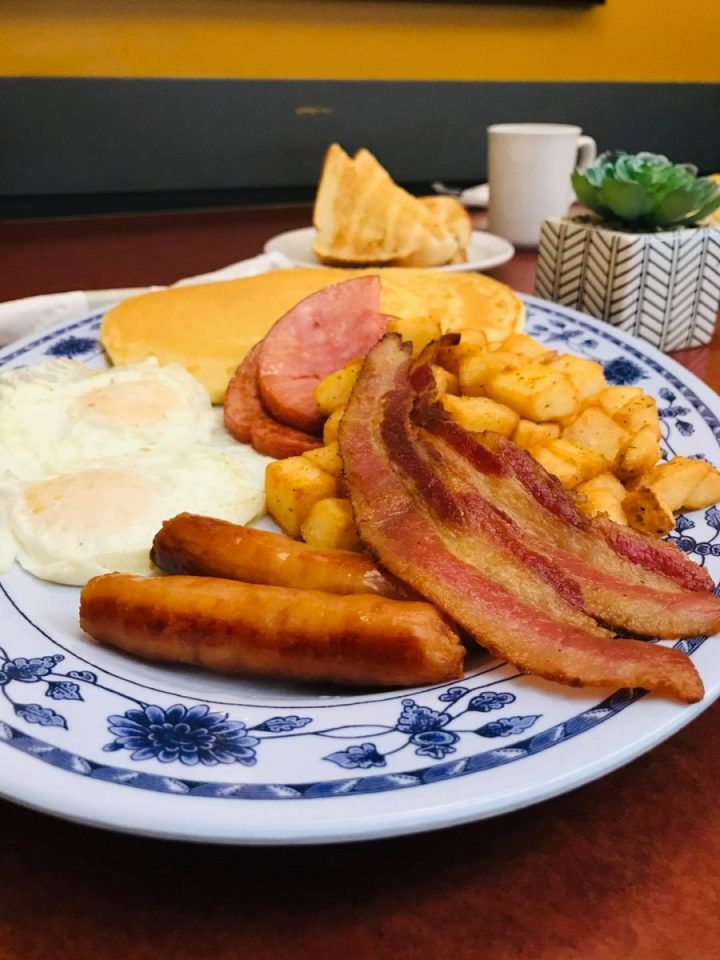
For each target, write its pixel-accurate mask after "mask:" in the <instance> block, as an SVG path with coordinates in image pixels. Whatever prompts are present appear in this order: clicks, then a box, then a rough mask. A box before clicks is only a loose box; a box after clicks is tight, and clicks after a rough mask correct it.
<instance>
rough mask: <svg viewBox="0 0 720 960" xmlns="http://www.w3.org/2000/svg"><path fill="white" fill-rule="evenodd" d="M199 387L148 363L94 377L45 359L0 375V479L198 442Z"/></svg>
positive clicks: (203, 413) (202, 422)
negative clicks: (140, 450) (96, 459)
mask: <svg viewBox="0 0 720 960" xmlns="http://www.w3.org/2000/svg"><path fill="white" fill-rule="evenodd" d="M216 427H217V415H216V413H215V412H214V411H213V409H212V406H211V404H210V398H209V396H208V393H207V391H206V390H205V388H204V387H203V386H202V385H201V384H199V383H198V382H197V380H195V378H194V377H192V376H191V375H190V374H189V373H187V371H186V370H184V369H183V368H182V367H180V366H179V365H177V364H171V365H169V366H167V367H161V366H159V365H158V363H157V361H156V360H154V359H149V360H145V361H143V362H142V363H138V364H131V365H128V366H126V367H113V368H111V369H109V370H103V371H100V372H97V371H92V370H89V369H88V368H87V367H84V366H83V365H82V364H79V363H68V362H65V363H64V364H62V363H59V362H58V361H46V362H45V363H39V364H36V365H35V366H33V367H29V368H21V369H20V370H11V371H9V372H8V373H6V374H3V375H0V479H8V478H14V479H19V480H23V481H27V480H38V479H42V478H43V477H48V476H51V475H53V474H57V473H62V472H63V471H66V470H70V469H73V468H74V467H76V466H77V465H78V464H79V463H82V462H84V461H87V460H89V459H92V458H97V457H110V456H120V455H121V454H125V453H132V452H134V451H136V450H139V449H149V448H156V449H167V450H169V449H177V448H179V447H182V446H184V445H186V444H188V443H189V442H193V443H197V442H205V441H207V440H209V439H210V436H211V434H212V432H213V430H214V429H216Z"/></svg>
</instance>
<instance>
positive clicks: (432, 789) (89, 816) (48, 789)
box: [0, 295, 720, 845]
mask: <svg viewBox="0 0 720 960" xmlns="http://www.w3.org/2000/svg"><path fill="white" fill-rule="evenodd" d="M522 298H523V300H524V301H525V302H526V303H528V304H529V305H531V306H534V307H537V308H538V309H540V310H548V311H549V312H555V313H559V314H564V315H567V316H568V317H570V318H572V319H573V320H575V321H579V322H581V323H582V324H584V325H585V326H586V327H587V328H588V329H595V330H598V329H602V332H603V334H604V336H606V337H616V339H617V341H618V343H619V344H621V345H622V346H623V347H626V348H627V347H629V348H631V349H634V351H635V352H636V353H638V354H639V355H640V356H642V357H643V358H647V359H648V360H650V361H652V362H653V363H654V364H655V365H659V367H660V369H661V370H663V371H668V372H669V373H671V374H673V375H674V376H675V378H676V379H678V380H680V381H681V383H682V384H683V385H684V386H686V387H687V388H688V389H690V390H692V391H693V392H694V393H696V394H697V397H698V399H699V400H700V401H701V402H702V403H705V404H707V405H708V407H710V408H711V410H712V408H713V407H714V408H715V409H714V411H713V412H714V413H715V414H716V415H720V406H719V405H718V397H717V395H716V394H715V393H714V391H712V390H711V389H710V388H709V387H707V385H705V384H704V383H702V381H700V380H699V379H698V378H697V377H696V376H695V375H694V374H693V373H692V372H691V371H688V370H687V369H685V368H684V367H682V366H681V365H680V364H678V363H677V362H676V361H674V360H672V358H670V357H668V356H667V355H665V354H663V353H661V352H660V351H658V350H656V349H655V348H653V347H652V346H651V345H649V344H647V343H645V342H643V341H641V340H638V339H637V338H635V337H633V336H631V335H628V334H624V333H623V332H622V331H619V330H617V329H615V328H607V327H605V325H603V324H601V322H600V321H597V320H595V319H593V318H591V317H588V316H587V315H585V314H582V313H579V312H577V311H574V310H572V309H570V308H568V307H562V306H559V305H558V304H554V303H551V302H549V301H544V300H541V299H539V298H536V297H532V296H528V295H522ZM101 316H102V313H98V312H97V311H94V312H92V313H89V314H88V315H87V317H85V318H84V319H82V320H79V321H76V322H73V323H68V322H65V323H61V324H59V325H57V327H54V328H52V330H48V331H45V332H43V334H42V335H39V334H32V335H30V336H28V337H26V338H24V339H23V340H22V341H16V342H15V343H13V344H12V345H10V346H9V347H7V348H5V349H3V350H0V361H3V360H6V359H7V358H8V357H10V356H18V355H22V353H23V352H25V351H26V350H27V349H32V348H33V347H34V346H36V345H37V344H38V343H41V342H44V341H50V340H52V339H53V338H54V337H57V335H58V333H59V332H61V333H64V332H68V331H71V330H73V329H78V328H79V327H82V326H83V325H86V326H87V324H88V323H90V322H91V321H93V320H94V319H98V318H100V317H101ZM705 646H706V647H707V644H706V645H705ZM704 652H705V654H706V655H707V649H706V650H705V651H704ZM718 695H720V679H718V681H716V682H715V684H714V685H713V687H712V688H711V689H709V690H708V693H707V695H706V697H705V699H704V700H703V701H701V702H700V703H699V704H695V705H693V706H690V707H677V706H674V707H669V709H668V710H667V711H665V712H664V716H665V719H664V721H663V722H662V723H660V724H658V725H657V726H655V727H652V728H650V729H648V730H646V731H645V732H644V733H643V734H642V735H641V736H640V737H639V738H638V739H635V740H633V741H632V742H630V743H625V744H622V745H621V746H620V747H619V748H618V749H616V750H614V751H611V752H610V754H607V753H606V754H603V755H600V756H597V757H594V758H593V757H592V755H590V758H589V759H588V758H587V757H586V758H585V760H584V761H583V762H580V763H579V764H577V765H575V766H572V767H570V768H569V769H567V770H566V772H565V773H564V774H560V775H558V776H554V777H551V778H550V779H549V780H548V781H547V782H545V783H544V784H543V785H542V786H541V787H538V785H537V784H536V783H535V784H531V785H530V786H528V787H527V789H525V790H521V791H519V792H514V793H512V794H510V793H508V794H507V795H506V796H504V797H498V798H496V802H495V803H494V804H493V806H492V807H491V808H484V807H483V803H482V797H480V798H478V797H476V796H472V795H470V793H471V792H470V791H466V795H465V796H464V798H461V799H455V800H452V801H445V802H440V803H438V802H433V797H437V795H438V791H439V790H441V789H442V788H441V784H439V783H427V784H424V791H425V792H423V802H419V803H415V804H414V803H410V804H408V805H407V807H406V808H404V809H403V808H402V807H401V808H400V809H398V810H393V811H391V812H388V811H383V810H382V807H380V808H378V805H377V803H375V802H374V801H376V800H377V797H378V796H379V795H375V796H373V795H365V796H355V797H353V798H351V797H345V798H339V797H338V798H334V799H337V800H341V801H353V800H354V801H360V803H361V804H363V805H364V807H365V809H366V811H367V812H366V813H365V811H363V815H359V814H358V812H357V811H356V812H355V814H352V815H349V814H346V815H345V816H343V815H341V814H342V811H336V812H334V813H332V814H331V815H330V817H329V818H327V819H326V818H324V817H321V818H319V819H318V818H315V819H313V818H308V819H306V820H305V822H303V817H302V815H300V816H299V817H298V818H295V817H287V818H286V817H285V816H284V815H283V816H281V817H279V818H273V817H270V818H269V821H271V822H269V823H266V824H265V825H264V826H263V825H262V824H261V823H259V822H253V823H252V826H251V828H250V829H248V828H247V827H246V828H243V826H242V824H240V821H241V820H243V817H241V816H240V815H238V817H237V822H235V823H233V818H232V817H228V816H226V815H225V813H223V815H222V816H218V817H216V818H215V819H211V820H210V822H208V823H205V824H204V825H203V828H202V829H201V830H198V826H197V824H198V818H197V817H196V816H194V815H193V812H192V807H193V804H194V805H195V807H197V808H198V809H203V810H204V811H205V813H206V814H207V810H208V808H207V806H205V805H204V804H207V803H208V802H209V801H207V800H206V799H204V798H199V797H192V798H186V799H185V800H184V801H183V802H184V803H186V804H190V807H189V808H188V810H189V816H184V815H183V816H179V817H176V816H168V815H167V812H166V811H167V802H165V803H162V802H161V803H160V804H157V803H156V802H155V801H158V800H159V801H163V800H164V801H170V804H172V798H170V797H167V796H162V795H152V800H153V803H148V804H147V805H143V804H138V803H137V802H135V798H133V801H132V802H127V803H123V802H122V800H120V801H119V802H118V800H119V798H118V797H117V794H118V792H119V791H118V790H117V784H114V783H106V782H102V781H88V780H87V779H86V778H78V777H74V778H73V777H72V776H69V775H68V773H67V771H65V770H60V769H56V768H53V767H44V768H43V770H42V776H41V777H39V778H36V777H34V776H33V774H34V773H37V761H36V758H34V757H32V756H31V755H29V754H21V753H18V752H17V751H10V752H11V753H12V754H14V755H15V756H14V757H13V762H12V763H10V764H8V765H3V766H2V767H0V795H2V796H4V797H6V798H7V799H10V800H13V801H15V802H19V803H21V804H23V805H26V806H28V807H32V808H33V809H37V810H42V811H43V812H47V813H51V814H54V815H57V816H61V817H64V818H66V819H70V820H75V821H78V822H81V823H85V824H88V825H93V826H97V827H105V828H111V829H114V830H120V831H124V832H129V833H138V834H142V835H147V836H156V837H165V838H168V839H185V840H193V841H198V842H206V841H207V842H216V843H235V844H248V845H251V844H261V845H272V844H312V843H322V842H348V841H353V840H362V839H371V838H380V837H387V836H396V835H401V834H408V833H415V832H423V831H427V830H433V829H439V828H442V827H449V826H454V825H458V824H461V823H466V822H470V821H473V820H479V819H484V818H486V817H491V816H496V815H500V814H502V813H507V812H510V811H512V810H516V809H520V808H522V807H526V806H529V805H531V804H534V803H537V802H541V801H543V800H546V799H550V798H551V797H553V796H557V795H559V794H562V793H564V792H566V791H568V790H571V789H574V788H575V787H579V786H581V785H583V784H585V783H588V782H590V781H592V780H594V779H596V778H597V777H599V776H602V775H604V774H606V773H609V772H611V771H612V770H615V769H617V768H618V767H620V766H623V765H624V764H626V763H628V762H630V761H631V760H633V759H635V758H636V757H638V756H640V755H642V754H643V753H645V752H646V751H647V750H649V749H651V748H652V747H654V746H655V745H657V744H659V743H661V742H662V741H663V740H665V739H667V738H668V737H669V736H671V735H672V734H673V733H675V732H677V731H678V730H679V729H681V728H682V727H684V726H685V725H686V724H687V723H689V722H691V721H692V720H693V719H694V718H695V717H696V716H698V715H699V714H700V713H702V712H703V711H704V710H706V709H707V708H708V707H709V706H711V704H712V703H713V702H714V700H715V699H716V698H717V697H718ZM567 746H568V745H567V744H564V745H563V747H567ZM1 748H2V747H1V745H0V749H1ZM528 762H532V760H531V759H529V760H528ZM8 771H9V772H8ZM13 771H14V772H13ZM18 771H22V772H21V773H20V774H19V773H18ZM465 779H472V777H466V778H465ZM68 780H71V781H72V780H74V781H75V782H76V783H78V784H83V785H84V789H82V790H79V791H78V790H76V789H73V786H72V784H70V786H69V789H68V788H67V784H68ZM454 782H457V781H454ZM478 783H479V781H478ZM126 792H127V793H129V794H133V795H139V794H141V791H138V790H129V791H126ZM410 792H411V793H417V792H418V791H410ZM398 793H403V794H406V793H407V791H404V790H403V791H397V792H396V794H394V796H397V794H398ZM328 800H329V798H324V799H313V800H306V801H304V802H303V804H301V805H300V806H301V807H302V808H303V809H309V805H313V806H315V805H318V804H320V805H323V804H327V803H328ZM425 801H427V802H425ZM253 802H254V801H248V800H237V801H235V803H236V804H238V805H240V806H241V807H243V808H244V809H247V807H246V805H247V804H252V803H253ZM108 803H109V804H110V806H111V808H112V809H113V815H112V817H109V816H108V815H107V805H108ZM198 805H199V806H198ZM274 805H275V804H270V805H269V806H274ZM219 806H224V804H220V805H219ZM230 806H234V805H233V804H230ZM260 806H265V804H260ZM340 806H341V807H342V802H341V803H340ZM351 806H352V804H351ZM148 808H152V809H148ZM156 808H157V809H156ZM293 809H298V807H297V805H293ZM349 809H350V806H348V805H347V804H346V806H345V810H346V811H348V810H349ZM328 813H329V811H328ZM251 820H254V821H256V820H257V818H251Z"/></svg>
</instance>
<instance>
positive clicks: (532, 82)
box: [0, 0, 720, 217]
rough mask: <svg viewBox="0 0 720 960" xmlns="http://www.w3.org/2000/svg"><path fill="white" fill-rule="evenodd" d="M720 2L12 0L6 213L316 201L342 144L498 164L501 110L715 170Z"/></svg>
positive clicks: (7, 26) (3, 15)
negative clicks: (335, 146) (494, 144)
mask: <svg viewBox="0 0 720 960" xmlns="http://www.w3.org/2000/svg"><path fill="white" fill-rule="evenodd" d="M719 30H720V4H718V2H717V0H692V2H688V3H685V4H683V5H682V7H680V6H678V4H677V2H676V0H653V2H652V3H648V2H647V0H607V2H605V3H600V4H597V3H583V2H572V0H565V2H558V3H552V2H547V0H544V2H538V3H517V2H504V3H494V4H490V3H484V2H470V3H463V4H455V3H423V2H394V0H383V2H370V0H324V2H320V0H315V2H305V0H295V2H291V0H52V2H48V0H45V2H40V0H0V51H2V52H1V53H0V129H2V149H1V150H0V215H2V216H5V217H34V216H46V215H53V214H66V213H71V214H72V213H84V212H103V211H114V210H132V209H137V210H152V209H168V208H181V207H197V206H208V205H210V206H222V205H226V204H237V203H246V202H248V203H256V202H268V201H281V202H287V201H294V200H297V201H307V200H309V199H311V198H312V196H313V193H314V187H315V185H316V183H317V179H318V175H319V170H320V164H321V160H322V156H323V154H324V151H325V149H326V147H327V145H328V144H329V143H330V142H332V141H333V140H337V141H339V142H340V143H342V145H343V146H344V147H345V148H346V149H348V150H354V149H356V148H357V147H359V146H366V147H368V148H370V149H371V150H372V151H373V152H374V153H375V154H376V155H377V156H378V158H379V159H380V161H381V162H382V163H383V164H384V165H385V166H386V167H387V168H389V169H390V170H391V171H392V174H393V176H394V178H395V179H396V181H398V182H400V183H402V184H403V185H405V186H408V187H410V188H411V189H415V190H418V191H419V190H427V188H428V185H429V183H430V182H431V181H432V180H434V179H442V180H445V181H446V182H452V183H456V184H459V185H469V184H473V183H478V182H480V181H482V180H484V178H485V175H486V156H485V152H486V143H485V140H486V136H485V129H486V127H487V125H488V124H489V123H493V122H497V121H502V122H509V121H559V122H566V123H576V124H579V125H581V126H582V127H583V129H584V130H585V131H586V132H587V133H589V134H591V135H592V136H594V137H595V138H596V140H597V141H598V147H599V149H601V150H603V149H610V148H614V147H617V148H623V149H626V150H630V151H633V150H637V149H645V150H653V151H657V152H661V153H663V152H665V153H668V154H670V155H671V156H672V159H674V160H677V161H684V160H692V161H693V162H694V163H696V164H697V165H698V166H699V168H700V171H701V172H703V173H705V172H711V171H713V170H717V169H720V124H719V123H718V117H719V116H720V57H718V55H717V48H716V46H715V43H716V38H717V36H718V31H719Z"/></svg>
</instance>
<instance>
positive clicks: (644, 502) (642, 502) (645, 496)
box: [622, 487, 675, 537]
mask: <svg viewBox="0 0 720 960" xmlns="http://www.w3.org/2000/svg"><path fill="white" fill-rule="evenodd" d="M622 507H623V510H624V511H625V516H626V517H627V521H628V523H629V524H630V526H631V527H633V528H634V529H635V530H642V531H643V532H644V533H651V534H653V535H654V536H656V537H664V536H665V534H667V533H670V531H671V530H672V529H673V527H674V526H675V517H674V516H673V512H672V510H671V509H670V507H669V506H668V505H667V504H666V503H663V501H662V500H661V499H660V498H659V497H658V495H657V494H656V493H655V491H654V490H651V489H650V488H649V487H641V488H640V489H639V490H633V491H632V492H631V493H629V494H628V495H627V496H626V497H625V499H624V500H623V502H622Z"/></svg>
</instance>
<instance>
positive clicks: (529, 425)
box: [512, 420, 560, 450]
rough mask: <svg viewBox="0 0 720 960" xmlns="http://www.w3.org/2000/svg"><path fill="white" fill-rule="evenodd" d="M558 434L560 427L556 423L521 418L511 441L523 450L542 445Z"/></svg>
mask: <svg viewBox="0 0 720 960" xmlns="http://www.w3.org/2000/svg"><path fill="white" fill-rule="evenodd" d="M559 436H560V427H559V425H558V424H557V423H533V421H532V420H521V421H520V422H519V423H518V425H517V427H515V433H514V434H513V437H512V438H513V441H514V442H515V443H516V444H517V445H518V446H519V447H522V448H523V450H530V448H531V447H537V446H542V445H543V444H544V443H547V442H548V440H557V438H558V437H559Z"/></svg>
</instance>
